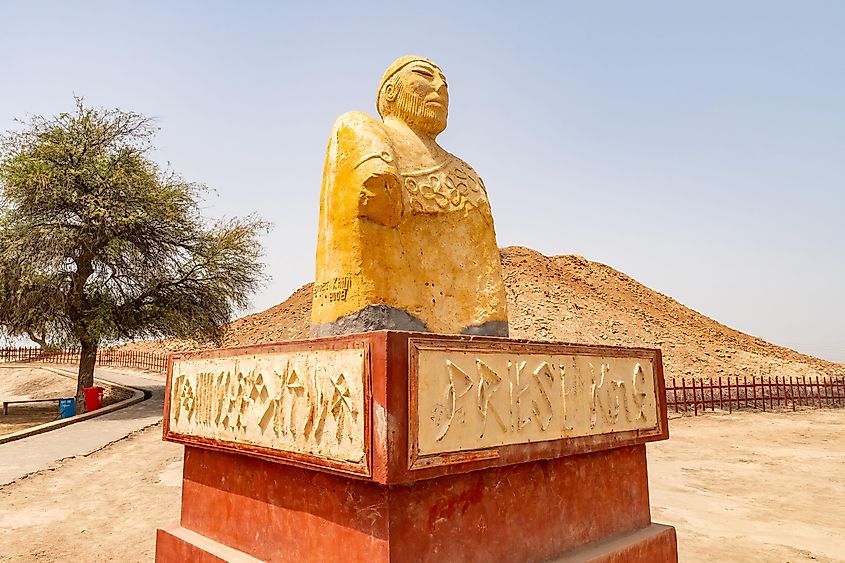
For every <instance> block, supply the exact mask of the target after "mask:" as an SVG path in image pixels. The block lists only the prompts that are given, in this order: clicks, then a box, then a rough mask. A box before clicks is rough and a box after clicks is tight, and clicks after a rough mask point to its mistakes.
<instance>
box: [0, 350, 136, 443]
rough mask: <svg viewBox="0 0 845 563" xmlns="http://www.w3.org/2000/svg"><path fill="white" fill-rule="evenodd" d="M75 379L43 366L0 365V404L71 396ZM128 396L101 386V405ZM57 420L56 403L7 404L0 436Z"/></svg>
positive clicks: (120, 390) (74, 391)
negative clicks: (102, 391) (7, 409)
mask: <svg viewBox="0 0 845 563" xmlns="http://www.w3.org/2000/svg"><path fill="white" fill-rule="evenodd" d="M75 394H76V379H75V378H74V377H65V376H63V375H60V374H58V373H56V372H55V371H52V369H47V368H42V367H11V366H0V401H15V400H26V399H52V398H59V397H73V396H74V395H75ZM130 396H131V393H130V392H128V391H126V390H125V389H121V388H119V387H112V386H111V385H106V386H104V393H103V406H107V405H110V404H112V403H116V402H118V401H122V400H124V399H127V398H129V397H130ZM58 418H59V406H58V403H53V402H50V403H29V404H26V403H25V404H13V405H9V413H8V414H7V415H4V414H3V413H2V410H0V436H2V435H5V434H11V433H12V432H17V431H18V430H23V429H24V428H29V427H30V426H36V425H38V424H44V423H45V422H50V421H53V420H56V419H58Z"/></svg>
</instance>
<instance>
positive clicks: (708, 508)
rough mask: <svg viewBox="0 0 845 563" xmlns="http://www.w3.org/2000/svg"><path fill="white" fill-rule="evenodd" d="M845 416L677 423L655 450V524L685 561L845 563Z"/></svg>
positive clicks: (716, 417) (825, 413)
mask: <svg viewBox="0 0 845 563" xmlns="http://www.w3.org/2000/svg"><path fill="white" fill-rule="evenodd" d="M843 424H845V410H843V409H836V410H834V409H830V410H805V411H799V412H795V413H793V412H780V413H741V414H737V413H734V414H732V415H727V414H712V415H711V414H708V415H706V416H701V417H698V418H681V419H673V420H672V421H671V422H670V424H669V432H670V436H671V437H670V439H669V440H668V441H666V442H658V443H654V444H649V446H648V461H649V485H650V492H651V502H652V517H653V519H654V520H655V521H656V522H661V523H666V524H671V525H674V526H675V527H676V529H677V532H678V542H679V552H680V556H681V560H682V561H781V562H785V561H789V562H797V561H845V439H843V436H842V428H843Z"/></svg>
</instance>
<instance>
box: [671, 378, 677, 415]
mask: <svg viewBox="0 0 845 563" xmlns="http://www.w3.org/2000/svg"><path fill="white" fill-rule="evenodd" d="M672 397H673V399H674V403H675V414H678V384H677V383H675V378H674V377H673V378H672Z"/></svg>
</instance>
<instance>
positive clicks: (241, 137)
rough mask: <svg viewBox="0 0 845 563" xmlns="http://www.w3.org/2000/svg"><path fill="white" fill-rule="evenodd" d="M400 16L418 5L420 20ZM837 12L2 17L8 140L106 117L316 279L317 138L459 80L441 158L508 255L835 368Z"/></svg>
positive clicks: (144, 8)
mask: <svg viewBox="0 0 845 563" xmlns="http://www.w3.org/2000/svg"><path fill="white" fill-rule="evenodd" d="M409 6H410V7H409ZM843 29H845V2H813V1H795V2H775V1H765V2H737V1H730V2H716V1H711V0H708V1H701V2H697V3H693V2H675V1H672V2H622V1H620V2H547V3H543V2H520V3H516V2H513V3H510V4H504V3H493V2H460V3H459V2H442V3H439V2H433V1H428V2H383V3H374V4H369V5H367V4H365V3H364V2H350V1H345V2H338V3H332V2H326V1H322V2H313V3H306V2H296V3H290V4H287V3H283V2H273V3H270V2H267V3H262V2H228V3H222V2H221V3H213V2H186V1H180V2H152V1H145V2H123V3H119V2H100V3H96V2H37V1H29V2H24V1H16V2H13V1H10V0H5V1H2V2H0V38H2V55H0V61H2V81H0V129H4V130H5V129H9V128H12V127H14V126H15V125H14V123H13V121H12V119H13V118H14V117H18V118H26V117H27V116H28V115H31V114H54V113H57V112H59V111H64V110H69V109H71V108H72V105H73V99H72V96H73V94H77V95H83V96H84V97H85V99H86V101H87V102H88V103H89V104H91V105H95V106H107V107H119V108H121V109H124V110H133V111H137V112H140V113H144V114H146V115H150V116H155V117H157V118H158V124H159V126H160V127H161V132H160V134H159V135H158V137H157V139H156V146H157V151H156V153H155V155H154V156H155V158H156V159H157V160H158V161H160V162H161V163H166V162H168V161H169V162H170V163H171V166H172V168H173V169H174V170H176V171H178V172H180V173H181V174H183V175H184V176H185V177H186V178H187V179H189V180H194V181H201V182H204V183H206V184H208V185H209V186H211V187H212V188H214V189H215V190H216V193H217V195H216V196H214V197H211V198H209V200H208V201H207V213H208V215H209V216H215V217H217V216H224V215H225V216H233V215H244V214H249V213H253V212H258V213H259V214H261V215H262V216H263V217H265V218H267V219H269V220H271V221H272V222H273V223H274V225H275V227H274V230H273V231H272V232H271V234H270V235H268V236H267V237H266V238H265V244H266V248H267V261H268V263H269V273H270V274H271V275H272V277H273V279H272V281H271V282H270V284H269V286H268V287H267V289H266V290H265V291H264V292H263V293H261V294H260V295H258V296H256V298H255V300H254V304H255V309H263V308H266V307H269V306H271V305H274V304H276V303H278V302H280V301H282V300H283V299H285V298H286V297H287V296H288V295H289V294H290V293H291V292H292V291H293V290H295V289H296V288H297V287H299V286H300V285H302V284H303V283H306V282H308V281H311V280H312V279H313V275H314V251H315V246H316V228H317V211H318V200H319V189H320V178H321V173H322V167H323V160H324V156H325V148H326V142H327V139H328V134H329V130H330V128H331V125H332V122H333V121H334V119H335V118H336V117H337V116H338V115H340V114H341V113H343V112H346V111H349V110H363V111H367V112H370V113H373V114H375V108H374V99H375V89H376V86H377V84H378V81H379V78H380V77H381V74H382V72H383V70H384V69H385V68H386V66H387V65H388V64H389V63H390V62H391V61H392V60H393V59H395V58H396V57H398V56H400V55H403V54H408V53H413V54H419V55H424V56H427V57H429V58H431V59H433V60H434V61H436V62H437V63H439V64H440V66H441V67H442V68H443V70H444V71H445V73H446V75H447V77H448V80H449V89H450V92H449V94H450V100H451V107H450V114H449V128H448V129H447V130H446V132H445V133H444V134H443V135H442V136H441V137H440V141H441V143H442V144H443V145H444V146H445V147H446V148H447V149H449V150H451V151H452V152H454V153H456V154H458V155H459V156H461V157H462V158H463V159H464V160H466V161H467V162H469V163H470V164H472V166H473V167H474V168H475V169H476V171H478V172H479V174H480V175H481V176H482V177H483V178H484V180H485V184H486V186H487V189H488V193H489V197H490V200H491V203H492V206H493V213H494V217H495V219H496V230H497V233H498V240H499V244H500V246H507V245H524V246H529V247H531V248H534V249H536V250H539V251H541V252H543V253H545V254H550V255H553V254H580V255H582V256H585V257H587V258H589V259H591V260H596V261H599V262H603V263H605V264H608V265H610V266H612V267H614V268H616V269H618V270H621V271H623V272H625V273H626V274H628V275H630V276H632V277H634V278H635V279H637V280H638V281H640V282H642V283H644V284H645V285H647V286H649V287H651V288H653V289H656V290H658V291H660V292H662V293H665V294H667V295H670V296H672V297H674V298H676V299H677V300H679V301H680V302H682V303H684V304H685V305H687V306H689V307H692V308H693V309H696V310H698V311H700V312H702V313H704V314H706V315H708V316H710V317H713V318H715V319H717V320H719V321H720V322H723V323H725V324H727V325H730V326H733V327H735V328H738V329H740V330H742V331H745V332H748V333H751V334H754V335H757V336H760V337H763V338H765V339H767V340H771V341H773V342H776V343H778V344H783V345H787V346H790V347H793V348H797V349H799V350H801V351H804V352H807V353H811V354H815V355H819V356H822V357H826V358H829V359H832V360H838V361H845V328H843V326H845V325H843V319H845V292H844V291H843V287H844V286H845V283H843V281H845V248H843V243H845V33H843Z"/></svg>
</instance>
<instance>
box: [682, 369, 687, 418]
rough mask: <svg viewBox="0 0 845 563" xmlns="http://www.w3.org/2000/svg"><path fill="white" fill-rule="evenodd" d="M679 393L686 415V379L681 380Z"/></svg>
mask: <svg viewBox="0 0 845 563" xmlns="http://www.w3.org/2000/svg"><path fill="white" fill-rule="evenodd" d="M681 392H682V394H683V396H684V414H687V379H686V378H685V377H682V378H681Z"/></svg>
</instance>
